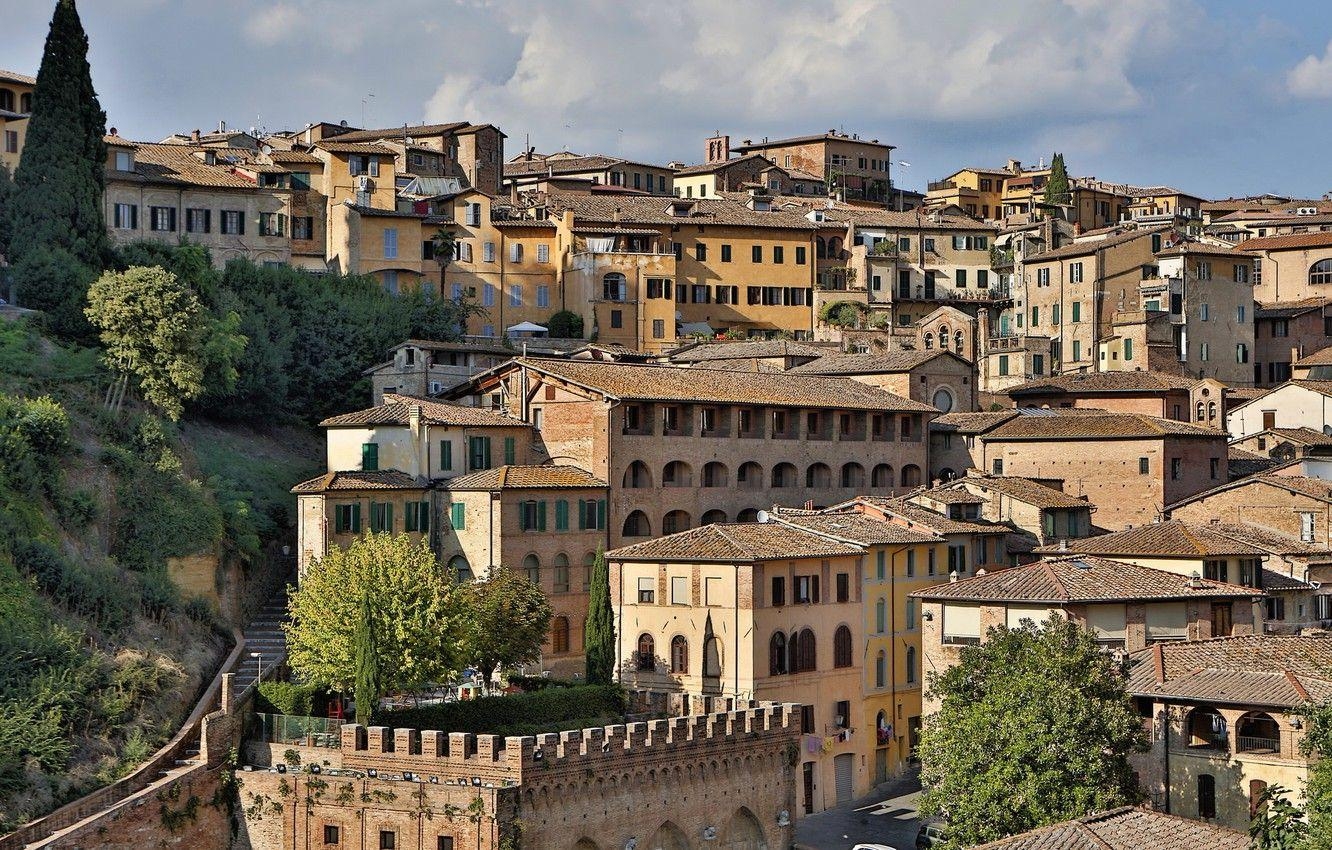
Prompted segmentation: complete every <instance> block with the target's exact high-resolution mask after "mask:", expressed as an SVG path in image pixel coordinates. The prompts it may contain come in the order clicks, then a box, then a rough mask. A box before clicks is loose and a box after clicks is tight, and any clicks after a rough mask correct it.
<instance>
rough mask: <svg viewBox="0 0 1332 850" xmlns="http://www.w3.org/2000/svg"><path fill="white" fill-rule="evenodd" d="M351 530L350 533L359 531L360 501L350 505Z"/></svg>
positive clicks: (358, 532)
mask: <svg viewBox="0 0 1332 850" xmlns="http://www.w3.org/2000/svg"><path fill="white" fill-rule="evenodd" d="M351 532H352V534H360V533H361V503H360V502H356V503H355V504H353V505H352V506H351Z"/></svg>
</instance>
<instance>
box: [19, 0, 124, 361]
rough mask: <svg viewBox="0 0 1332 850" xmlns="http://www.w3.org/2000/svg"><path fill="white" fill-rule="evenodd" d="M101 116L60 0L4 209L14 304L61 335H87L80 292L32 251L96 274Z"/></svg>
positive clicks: (76, 33)
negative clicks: (40, 315) (36, 312)
mask: <svg viewBox="0 0 1332 850" xmlns="http://www.w3.org/2000/svg"><path fill="white" fill-rule="evenodd" d="M105 134H106V113H105V112H103V111H102V107H101V104H100V103H98V100H97V92H96V91H95V90H94V89H93V84H92V72H91V69H90V68H89V66H88V36H87V34H86V33H85V32H84V30H83V24H82V22H81V21H80V20H79V13H78V9H77V8H76V7H75V4H74V0H59V2H57V3H56V7H55V13H54V14H53V15H52V17H51V29H50V31H49V32H48V34H47V36H46V47H45V50H44V51H43V53H42V64H41V67H40V69H39V70H38V72H37V85H36V87H35V88H34V90H33V96H32V115H31V117H30V118H29V119H28V135H27V140H26V142H25V144H24V147H23V156H22V159H21V160H20V161H19V167H18V172H17V173H16V174H15V186H16V189H17V191H16V192H15V194H14V197H13V199H12V201H11V202H10V203H6V204H5V205H4V210H3V213H4V215H5V216H6V217H7V218H8V222H7V224H6V229H7V231H8V233H9V240H10V248H11V249H12V253H13V255H14V261H15V266H16V268H15V277H16V280H17V282H18V287H19V293H20V298H21V300H22V303H24V304H25V305H26V306H29V307H33V308H36V309H40V310H45V311H46V312H47V313H48V317H49V320H50V322H51V326H52V328H53V329H54V330H56V331H57V332H60V333H63V334H66V335H80V334H82V333H84V332H85V331H86V328H87V325H86V323H84V321H83V317H82V315H81V314H80V311H79V308H80V307H81V304H82V300H83V296H84V292H85V290H86V287H84V288H80V283H85V284H86V281H82V280H81V277H80V276H79V275H59V276H54V277H52V276H46V275H43V274H41V273H42V272H44V271H48V270H49V269H50V265H49V263H44V262H34V259H33V257H32V256H31V255H32V253H33V252H34V251H36V250H37V249H39V248H45V249H46V250H48V251H51V252H53V253H55V254H56V256H57V257H58V258H60V260H61V261H63V260H64V258H66V257H67V258H69V260H72V261H73V262H74V263H75V264H76V265H77V266H80V267H83V268H87V269H93V270H100V269H101V267H102V261H103V257H104V255H105V253H106V246H107V237H106V222H105V220H104V218H103V214H102V191H103V188H104V184H105V167H106V143H105V142H104V141H103V136H104V135H105Z"/></svg>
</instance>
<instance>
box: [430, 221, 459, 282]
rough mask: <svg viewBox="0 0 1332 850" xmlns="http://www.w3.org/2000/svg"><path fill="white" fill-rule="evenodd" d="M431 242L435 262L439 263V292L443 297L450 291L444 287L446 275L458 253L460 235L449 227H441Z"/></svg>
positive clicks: (431, 238)
mask: <svg viewBox="0 0 1332 850" xmlns="http://www.w3.org/2000/svg"><path fill="white" fill-rule="evenodd" d="M430 242H431V246H432V247H433V249H434V252H435V262H437V263H439V294H440V297H441V298H443V297H445V295H446V293H447V291H448V290H446V289H445V288H444V277H445V273H446V272H447V271H448V269H449V264H450V263H452V262H453V258H454V255H456V254H457V253H458V237H457V235H456V234H455V233H454V232H453V231H452V230H449V229H448V228H447V227H441V228H440V229H439V230H436V231H435V235H434V236H432V237H430Z"/></svg>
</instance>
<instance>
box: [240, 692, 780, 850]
mask: <svg viewBox="0 0 1332 850" xmlns="http://www.w3.org/2000/svg"><path fill="white" fill-rule="evenodd" d="M722 704H723V705H726V704H727V703H722ZM739 705H740V706H747V707H740V708H737V709H736V710H732V711H719V712H716V713H711V714H693V715H688V716H683V717H672V718H670V719H667V720H653V721H650V722H647V723H642V722H639V723H629V724H627V725H614V726H605V727H599V728H591V729H582V730H576V731H571V732H561V733H559V734H545V735H537V736H535V737H523V738H519V737H510V738H503V739H501V738H499V737H497V736H494V735H471V734H464V733H456V732H455V733H447V732H436V731H419V730H415V729H388V728H385V727H370V728H369V729H366V728H364V727H361V726H356V725H346V726H343V727H342V732H341V736H340V740H339V742H338V744H339V746H336V747H334V748H321V749H311V748H301V749H299V750H298V752H299V754H300V755H302V757H303V759H304V762H305V764H306V765H307V767H306V768H305V769H304V770H300V769H297V770H288V769H287V768H286V767H285V765H284V767H283V768H282V771H283V772H281V773H279V772H277V770H278V769H277V768H273V769H272V770H271V771H270V770H265V769H263V768H264V767H265V766H266V765H267V763H269V761H270V759H269V757H268V756H267V754H259V755H262V756H263V757H261V758H259V759H257V760H256V761H257V765H255V766H257V767H258V768H259V769H257V770H248V769H247V770H245V771H242V772H239V773H237V774H236V776H237V779H238V780H239V785H240V790H239V793H240V795H241V798H242V800H249V801H256V800H257V801H258V805H259V807H260V808H259V809H258V810H256V809H254V808H253V807H251V808H248V809H247V810H246V811H245V812H244V817H243V821H242V831H243V832H244V835H243V836H242V838H243V839H244V840H246V841H247V842H248V844H247V846H249V847H251V848H253V850H304V848H307V847H311V846H336V847H343V848H348V850H385V848H391V850H463V848H469V850H473V848H474V849H475V850H611V848H615V849H616V850H618V848H623V847H644V848H658V847H660V848H673V850H683V848H691V847H699V846H711V845H710V843H711V842H716V843H717V844H718V845H719V846H721V847H726V848H736V850H763V848H772V847H786V846H788V845H789V844H790V843H791V841H792V840H793V838H794V826H793V822H794V812H795V803H796V789H795V770H794V768H793V760H794V757H795V754H796V753H798V737H797V736H798V734H799V723H800V711H799V706H794V705H776V704H758V703H748V702H742V703H739ZM250 754H251V756H252V757H253V756H255V755H256V753H254V751H253V750H251V753H250ZM311 763H313V764H314V765H316V766H319V767H320V770H319V771H318V772H314V771H313V770H311V769H310V768H309V767H308V765H310V764H311ZM256 815H257V816H256Z"/></svg>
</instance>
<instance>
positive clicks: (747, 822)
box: [573, 806, 768, 850]
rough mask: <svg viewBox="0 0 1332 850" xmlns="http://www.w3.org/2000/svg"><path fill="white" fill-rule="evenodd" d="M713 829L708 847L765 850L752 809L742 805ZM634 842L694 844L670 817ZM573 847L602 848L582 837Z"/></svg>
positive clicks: (679, 849) (659, 847) (660, 846)
mask: <svg viewBox="0 0 1332 850" xmlns="http://www.w3.org/2000/svg"><path fill="white" fill-rule="evenodd" d="M714 829H716V830H717V832H716V834H715V835H711V836H709V837H707V838H705V839H704V840H705V841H707V846H709V847H713V846H715V847H717V848H718V850H767V847H768V842H767V840H766V839H765V838H764V836H763V827H762V826H761V825H760V824H759V820H758V818H757V817H755V816H754V813H753V812H751V811H750V810H749V809H748V808H746V807H744V806H741V807H740V808H739V809H738V810H737V811H736V812H735V814H733V815H732V816H731V818H730V820H729V821H727V823H726V824H725V825H720V826H718V827H715V828H714ZM714 842H715V844H714ZM636 844H637V846H638V847H643V848H647V850H693V848H694V846H695V845H694V844H692V843H691V842H690V841H689V837H688V836H687V835H686V834H685V831H684V830H683V829H681V828H680V827H679V826H677V825H676V824H675V822H674V821H669V820H668V821H666V822H665V823H663V824H662V825H661V826H659V827H657V828H656V830H654V831H653V833H652V835H651V836H650V837H649V838H648V839H647V841H646V842H637V843H636ZM573 850H602V847H601V845H599V844H597V842H595V841H593V840H592V839H591V838H586V837H585V838H580V839H578V841H577V842H575V843H574V845H573Z"/></svg>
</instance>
